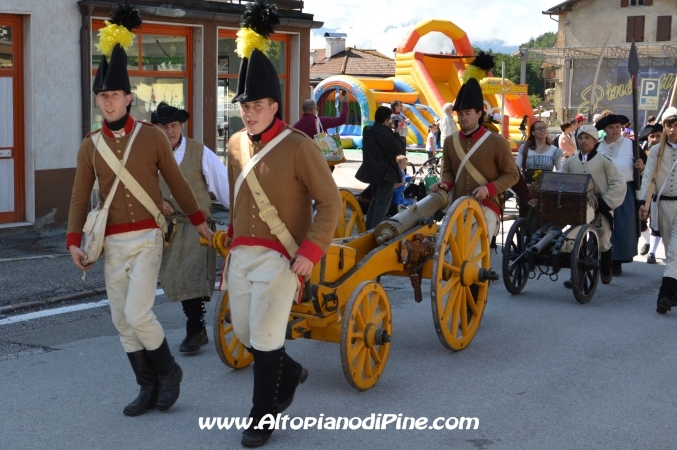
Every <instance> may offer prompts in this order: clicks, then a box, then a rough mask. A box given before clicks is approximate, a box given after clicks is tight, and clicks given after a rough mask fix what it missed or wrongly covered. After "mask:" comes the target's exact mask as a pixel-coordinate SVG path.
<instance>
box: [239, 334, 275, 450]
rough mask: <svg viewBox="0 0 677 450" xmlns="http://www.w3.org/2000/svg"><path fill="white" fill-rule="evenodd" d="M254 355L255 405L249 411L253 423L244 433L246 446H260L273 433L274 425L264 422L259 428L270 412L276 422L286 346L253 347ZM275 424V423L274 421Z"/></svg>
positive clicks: (243, 442) (243, 438)
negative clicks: (259, 348) (263, 348)
mask: <svg viewBox="0 0 677 450" xmlns="http://www.w3.org/2000/svg"><path fill="white" fill-rule="evenodd" d="M251 352H252V354H253V355H254V395H253V398H252V401H253V403H254V405H253V406H252V409H251V411H250V413H249V417H251V418H252V419H253V420H252V424H251V426H250V427H249V428H248V429H247V430H245V432H244V433H243V434H242V445H244V446H245V447H260V446H262V445H263V444H265V443H266V442H268V439H270V436H271V435H272V434H273V429H272V427H271V428H270V429H269V427H268V426H267V425H263V424H262V428H265V429H258V426H259V423H260V422H261V419H263V418H264V417H265V416H267V415H268V414H270V415H271V417H272V421H273V422H274V420H275V417H276V415H277V402H278V395H279V390H280V381H281V377H282V366H283V363H284V347H282V348H280V349H278V350H273V351H270V352H263V351H260V350H256V349H254V348H252V350H251ZM273 425H274V423H273Z"/></svg>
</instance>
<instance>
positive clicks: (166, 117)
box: [150, 102, 190, 125]
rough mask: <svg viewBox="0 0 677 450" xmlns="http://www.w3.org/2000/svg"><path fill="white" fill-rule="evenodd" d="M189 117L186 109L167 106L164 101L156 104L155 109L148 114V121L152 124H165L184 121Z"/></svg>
mask: <svg viewBox="0 0 677 450" xmlns="http://www.w3.org/2000/svg"><path fill="white" fill-rule="evenodd" d="M189 118H190V114H188V111H186V110H184V109H179V108H176V107H174V106H169V105H168V104H166V103H165V102H161V103H160V104H159V105H157V109H156V110H155V111H153V112H152V113H151V115H150V121H151V122H152V123H153V125H167V124H168V123H172V122H181V123H185V122H186V121H187V120H188V119H189Z"/></svg>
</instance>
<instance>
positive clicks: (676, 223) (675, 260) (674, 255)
mask: <svg viewBox="0 0 677 450" xmlns="http://www.w3.org/2000/svg"><path fill="white" fill-rule="evenodd" d="M658 231H660V233H661V237H662V238H663V245H664V246H665V259H666V261H665V272H663V276H664V277H670V278H675V279H677V201H675V200H660V201H659V202H658ZM673 234H674V235H675V237H676V239H672V235H673Z"/></svg>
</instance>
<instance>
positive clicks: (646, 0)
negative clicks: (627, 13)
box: [644, 0, 653, 6]
mask: <svg viewBox="0 0 677 450" xmlns="http://www.w3.org/2000/svg"><path fill="white" fill-rule="evenodd" d="M651 5H653V0H644V6H651Z"/></svg>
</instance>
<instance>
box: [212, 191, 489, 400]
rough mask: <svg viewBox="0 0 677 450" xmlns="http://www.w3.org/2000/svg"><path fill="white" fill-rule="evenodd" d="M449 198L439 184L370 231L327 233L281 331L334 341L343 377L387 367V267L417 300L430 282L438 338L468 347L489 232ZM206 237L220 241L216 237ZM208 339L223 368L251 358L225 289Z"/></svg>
mask: <svg viewBox="0 0 677 450" xmlns="http://www.w3.org/2000/svg"><path fill="white" fill-rule="evenodd" d="M448 203H449V199H448V196H447V194H446V193H445V192H437V193H433V194H431V195H429V196H428V197H426V198H425V199H423V200H422V201H420V202H418V203H417V204H416V205H414V206H412V207H411V208H409V209H408V210H406V211H403V212H401V213H399V214H397V215H396V216H393V217H392V218H390V219H388V220H385V221H384V222H382V223H380V224H379V225H378V226H377V227H376V228H375V229H374V230H370V231H368V232H365V233H362V234H360V235H358V236H357V237H354V238H351V237H346V238H340V239H334V242H333V243H332V245H331V247H330V248H329V251H328V252H327V254H326V255H325V256H324V257H323V258H322V260H321V261H320V262H319V263H318V264H317V265H316V266H315V268H314V270H313V273H312V276H311V277H310V280H309V281H308V282H307V283H306V286H305V290H304V293H303V301H302V303H300V304H294V305H293V306H292V309H291V314H290V316H289V323H288V325H287V336H286V337H287V339H297V338H305V339H314V340H319V341H326V342H333V343H336V344H339V346H340V357H341V365H342V367H343V373H344V375H345V377H346V379H347V380H348V383H350V385H351V386H353V387H355V388H357V389H360V390H366V389H369V388H371V387H372V386H374V384H376V382H377V381H378V379H379V378H380V377H381V374H382V373H383V370H384V368H385V366H386V362H387V361H388V353H389V351H390V344H391V340H392V336H393V327H392V315H391V310H390V301H389V299H388V294H387V293H386V291H385V289H384V288H383V286H381V284H380V283H379V280H380V277H381V276H383V275H390V276H402V277H409V278H410V279H411V281H412V287H413V289H414V294H415V295H414V297H415V299H416V300H417V301H419V302H420V301H421V282H422V280H423V279H426V280H430V282H431V293H432V296H431V297H432V298H431V300H432V313H433V320H434V324H435V329H436V331H437V335H438V337H439V339H440V341H441V342H442V344H443V345H444V346H445V347H447V348H449V349H452V350H455V351H459V350H462V349H464V348H465V347H466V346H468V345H469V344H470V342H471V341H472V339H473V338H474V336H475V334H476V333H477V330H478V329H479V326H480V322H481V320H482V314H483V312H484V306H485V304H486V301H487V293H488V289H489V283H488V281H489V280H490V279H494V280H496V279H498V276H497V275H496V274H495V273H493V272H491V271H490V270H489V265H490V254H489V239H488V236H487V227H486V222H485V220H484V216H483V214H482V210H481V207H480V205H479V203H478V202H477V201H476V200H474V199H472V198H470V197H463V198H460V199H458V200H456V201H455V202H454V203H453V204H452V205H451V206H450V207H448V208H447V209H446V212H445V213H442V211H444V209H445V208H446V207H447V205H448ZM442 214H444V215H443V217H442V220H441V222H439V221H438V220H436V219H439V218H440V216H441V215H442ZM219 233H223V231H221V232H219ZM454 236H456V237H454ZM221 239H222V238H221ZM214 241H215V243H218V242H219V241H220V238H219V236H218V235H217V236H215V239H214ZM217 249H218V250H219V251H220V252H221V253H222V254H223V253H225V252H226V250H225V249H223V248H221V249H219V248H218V245H217ZM214 342H215V345H216V349H217V353H218V354H219V357H220V358H221V360H222V361H223V363H224V364H226V365H227V366H228V367H232V368H234V369H242V368H244V367H246V366H248V365H249V364H251V362H252V361H253V356H252V355H251V354H250V353H249V352H248V351H247V350H246V349H245V348H244V346H243V345H242V343H241V342H240V341H239V340H238V338H237V336H235V333H234V332H233V326H232V325H231V320H230V308H229V305H228V292H224V295H223V297H222V298H221V299H220V300H219V301H218V302H217V304H216V311H215V315H214Z"/></svg>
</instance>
